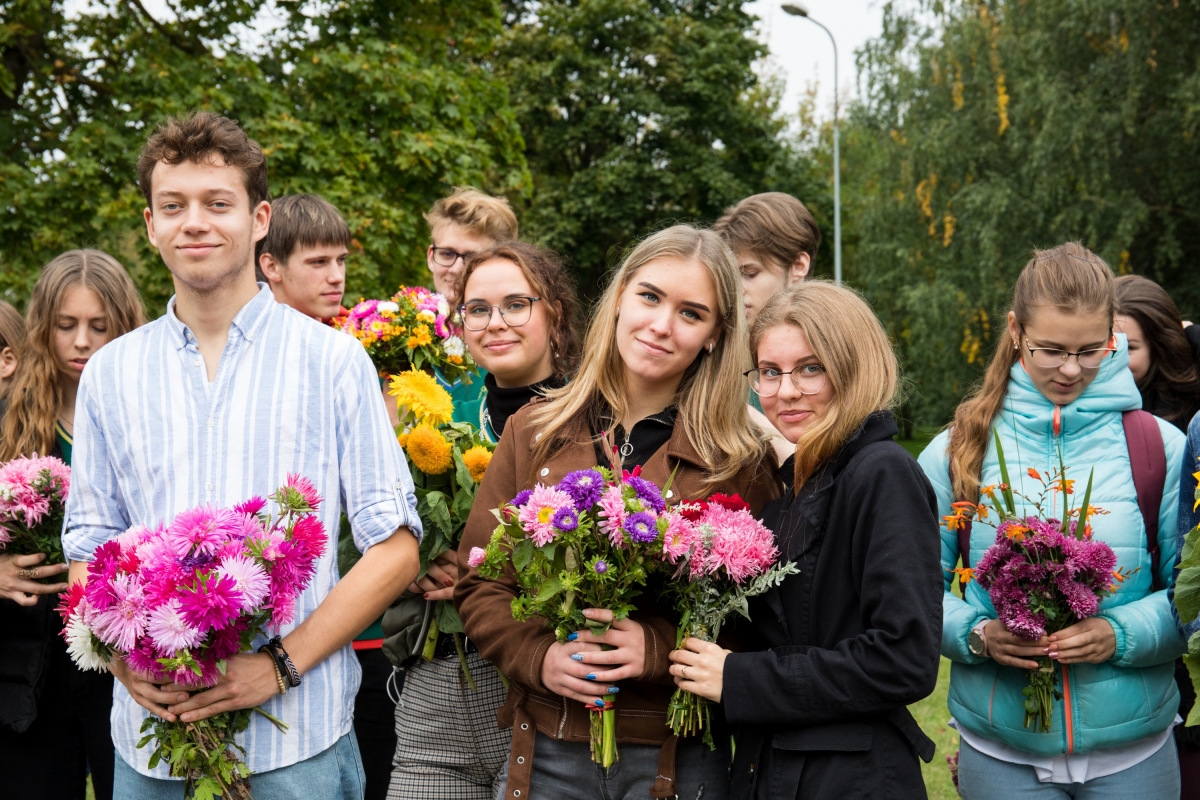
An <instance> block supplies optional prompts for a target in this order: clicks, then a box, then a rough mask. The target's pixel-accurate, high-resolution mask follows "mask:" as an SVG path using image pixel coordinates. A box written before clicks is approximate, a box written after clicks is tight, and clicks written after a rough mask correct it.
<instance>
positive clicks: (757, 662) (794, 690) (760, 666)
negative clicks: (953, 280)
mask: <svg viewBox="0 0 1200 800" xmlns="http://www.w3.org/2000/svg"><path fill="white" fill-rule="evenodd" d="M750 342H751V350H752V352H753V354H754V363H755V369H752V370H750V371H749V372H748V373H747V377H748V378H749V380H750V386H751V388H752V389H753V390H754V391H755V392H756V393H757V394H758V395H759V397H760V398H761V400H762V407H763V413H765V414H766V415H767V418H768V419H769V420H770V421H771V423H772V424H774V425H775V426H776V427H777V428H778V429H779V431H780V432H781V433H782V434H783V435H784V436H785V437H787V439H788V441H790V442H791V443H792V444H793V445H794V446H795V455H794V456H793V457H791V458H789V459H788V460H787V461H786V462H785V463H784V465H783V468H782V472H783V477H784V480H785V481H786V482H787V484H788V487H789V491H788V492H786V493H785V496H784V497H783V498H781V499H780V500H776V501H775V502H773V503H771V504H770V505H768V507H767V509H766V511H765V512H764V514H763V518H764V520H765V521H766V522H767V524H768V525H770V526H771V527H772V528H773V529H774V530H775V533H776V537H777V538H778V540H779V546H780V549H781V550H782V552H783V555H782V559H783V560H785V561H794V562H796V564H797V566H799V568H800V572H799V573H798V574H796V575H792V576H790V577H788V578H787V579H785V580H784V581H783V583H782V584H781V585H780V586H779V587H777V588H774V589H771V590H769V591H768V592H767V593H766V594H764V595H762V596H760V597H758V598H755V599H754V600H752V601H751V602H752V606H751V610H750V617H751V620H752V623H751V628H752V634H753V635H754V636H755V637H756V638H757V642H756V644H757V651H756V652H740V653H730V652H729V651H728V650H725V649H723V648H722V647H721V646H720V645H716V644H711V643H708V642H702V641H699V640H697V639H688V640H687V641H685V642H684V646H683V649H682V650H678V651H675V652H673V653H672V654H671V660H672V661H674V662H675V665H674V666H673V667H672V668H671V673H672V674H673V675H674V676H675V682H676V683H677V684H678V685H679V686H680V687H681V688H683V689H686V690H687V691H690V692H694V693H695V694H698V695H701V696H703V697H707V698H708V699H710V700H713V701H714V702H721V703H723V706H722V707H723V709H724V715H725V719H726V720H728V721H729V722H730V723H731V724H733V725H735V726H737V729H736V734H735V735H736V736H737V760H736V761H735V763H734V769H733V791H732V793H731V795H732V796H733V797H738V798H748V799H749V798H783V797H804V798H828V799H829V800H833V799H834V798H843V797H854V798H885V797H924V795H925V788H924V782H923V780H922V777H921V769H920V765H919V763H918V761H917V756H918V754H920V755H922V756H923V757H924V758H925V759H926V760H929V758H930V757H931V756H932V754H933V743H932V742H931V741H930V740H929V739H928V738H927V737H926V736H925V735H924V734H923V733H922V732H921V729H920V728H919V727H918V726H917V723H916V721H915V720H914V719H913V718H912V716H911V715H910V714H909V713H908V711H907V706H908V705H909V704H910V703H914V702H916V701H918V700H920V699H921V698H923V697H925V696H926V695H928V694H929V693H930V692H931V691H932V690H933V687H934V684H935V683H936V681H937V672H938V662H939V661H940V658H939V654H938V642H939V637H940V634H941V619H940V611H941V567H940V563H939V559H938V547H939V544H938V525H937V519H936V517H935V516H934V507H935V501H934V497H933V490H932V488H931V487H930V486H929V481H928V480H927V479H926V478H925V476H924V474H923V473H922V472H921V469H920V467H919V466H917V463H916V461H915V460H913V458H912V456H910V455H909V454H908V453H907V452H905V450H904V448H902V447H900V445H898V444H896V443H895V442H894V441H893V440H892V437H893V436H895V435H896V433H897V428H896V423H895V421H894V420H893V418H892V414H891V411H889V410H888V409H889V408H890V407H891V405H892V403H893V402H894V401H895V398H896V387H897V366H896V358H895V356H894V355H893V353H892V349H891V346H890V345H889V344H888V339H887V334H885V333H884V331H883V327H882V326H881V325H880V324H879V321H878V320H877V319H876V318H875V315H874V314H872V313H871V309H870V308H869V307H868V306H867V304H866V303H865V302H863V301H862V299H861V298H859V297H858V295H856V294H854V293H853V292H852V291H850V290H849V289H843V288H840V287H836V286H833V285H832V284H829V283H826V282H821V281H818V282H812V283H807V284H804V285H803V286H801V287H799V288H797V289H794V290H793V291H792V292H791V293H790V294H789V293H785V294H781V295H776V296H775V298H774V299H773V300H771V301H770V302H768V303H767V305H766V306H765V307H764V308H763V309H762V311H761V312H760V313H759V315H758V318H757V320H756V321H755V324H754V329H753V331H752V333H751V337H750Z"/></svg>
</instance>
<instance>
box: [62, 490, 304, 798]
mask: <svg viewBox="0 0 1200 800" xmlns="http://www.w3.org/2000/svg"><path fill="white" fill-rule="evenodd" d="M271 499H272V500H273V501H274V502H275V505H276V507H277V513H276V514H275V515H274V516H272V515H271V514H269V513H268V512H267V510H266V506H267V501H266V500H264V499H263V498H261V497H254V498H251V499H249V500H247V501H246V502H244V503H240V504H238V505H236V506H234V507H233V508H212V507H209V506H205V507H201V508H195V509H190V510H188V511H184V512H183V513H181V514H179V515H178V516H176V517H175V519H174V520H172V521H171V523H170V524H169V525H160V526H158V527H156V528H146V527H134V528H131V529H129V530H128V531H126V532H125V533H123V534H121V535H120V536H118V537H117V538H115V539H112V540H110V541H108V542H106V543H105V544H103V545H101V546H100V547H99V548H97V549H96V552H95V558H94V560H93V561H92V562H91V563H90V564H89V565H88V579H87V583H86V584H82V583H76V584H73V585H72V586H71V588H70V589H69V590H68V591H67V593H66V594H65V595H64V597H63V600H62V603H61V605H60V607H59V612H60V613H61V614H62V616H63V621H64V631H63V636H64V638H65V639H66V641H67V648H68V652H69V653H70V655H71V657H72V659H73V660H74V661H75V663H76V664H78V665H79V666H80V667H81V668H83V669H95V670H106V669H107V668H108V664H109V662H110V661H111V660H112V659H113V658H123V659H124V660H125V663H126V665H127V666H128V667H130V668H131V669H133V670H135V671H136V672H138V673H141V674H142V675H145V676H148V679H149V680H151V681H153V682H155V683H169V682H174V683H176V684H179V685H181V686H185V687H195V689H194V691H203V690H204V688H205V687H209V686H212V685H213V684H214V683H215V682H216V681H217V679H218V677H219V676H220V675H222V674H224V670H225V662H226V660H227V659H229V658H232V657H233V656H234V655H236V654H238V653H242V652H246V651H247V650H249V649H250V647H251V644H252V642H253V641H254V640H255V639H256V638H257V637H259V636H261V635H273V634H277V633H278V632H279V629H280V628H281V627H282V626H284V625H287V624H289V623H291V622H292V621H293V620H294V618H295V613H296V601H297V599H298V598H299V596H300V594H301V593H302V592H303V591H304V590H305V588H306V587H307V586H308V584H309V582H310V581H311V580H312V578H313V575H314V574H315V571H316V565H317V560H318V559H319V558H320V557H321V555H322V554H323V553H324V551H325V547H326V534H325V528H324V526H323V525H322V524H321V521H320V520H319V519H318V518H317V517H316V516H315V514H314V512H315V511H316V510H317V509H318V507H319V506H320V504H321V497H320V496H319V495H318V494H317V492H316V491H315V490H314V489H313V486H312V484H311V483H310V482H309V481H308V480H307V479H305V478H302V477H299V476H296V475H289V476H288V478H287V482H286V483H285V484H284V485H283V486H282V487H280V488H279V489H278V490H277V491H276V492H275V493H274V494H272V495H271ZM253 712H257V713H260V714H263V715H264V716H266V717H267V718H268V719H270V720H271V721H272V722H273V723H275V724H276V725H277V726H279V727H280V728H281V729H284V728H286V726H285V725H284V724H283V723H282V722H281V721H280V720H278V719H276V718H275V717H273V716H271V715H270V714H268V713H267V712H266V711H263V710H262V709H261V708H254V709H241V710H237V711H230V712H224V713H220V714H216V715H215V716H212V717H209V718H208V719H204V720H200V721H197V722H183V721H182V720H179V721H175V722H168V721H166V720H164V719H161V718H159V717H156V716H153V715H152V716H149V717H147V718H146V720H145V722H144V723H143V725H142V732H143V733H146V732H147V731H150V732H149V733H147V734H146V736H144V737H143V738H142V739H141V741H139V742H138V747H145V746H146V745H147V744H150V743H151V742H153V753H152V755H151V757H150V766H151V768H153V767H155V766H157V765H158V764H159V762H160V761H166V762H167V763H168V764H169V765H170V768H171V775H172V776H174V777H181V778H184V779H185V783H184V792H185V796H188V797H190V796H195V797H197V798H212V797H220V798H248V797H250V793H249V775H250V770H249V768H248V767H247V766H246V764H245V763H244V762H243V761H242V760H241V758H240V755H245V753H244V751H243V750H242V749H241V747H240V746H239V745H238V744H237V742H236V741H235V740H234V736H235V734H237V733H240V732H242V731H244V730H245V729H246V728H247V727H248V725H249V724H250V715H251V713H253ZM239 754H240V755H239Z"/></svg>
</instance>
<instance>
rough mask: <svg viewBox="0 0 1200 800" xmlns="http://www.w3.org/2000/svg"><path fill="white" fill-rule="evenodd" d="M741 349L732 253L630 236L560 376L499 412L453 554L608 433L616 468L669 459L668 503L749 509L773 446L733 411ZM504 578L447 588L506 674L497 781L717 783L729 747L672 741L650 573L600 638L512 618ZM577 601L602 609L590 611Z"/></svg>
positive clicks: (717, 794) (662, 472) (663, 613)
mask: <svg viewBox="0 0 1200 800" xmlns="http://www.w3.org/2000/svg"><path fill="white" fill-rule="evenodd" d="M748 352H749V350H748V342H747V339H746V323H745V315H744V313H743V310H742V298H741V291H740V287H739V276H738V270H737V265H736V263H735V262H734V259H733V254H732V253H731V252H730V251H729V249H728V248H727V247H726V246H725V245H724V244H723V243H722V242H721V241H720V239H719V238H718V237H717V236H716V235H715V234H713V233H711V232H709V231H703V230H697V229H695V228H691V227H688V226H683V225H677V226H675V227H672V228H667V229H665V230H663V231H660V232H658V233H656V234H654V235H652V236H650V237H648V238H647V239H646V240H644V241H643V242H641V243H640V244H639V245H637V246H636V247H635V248H634V249H633V250H632V251H631V252H630V253H629V255H628V256H627V257H626V258H625V260H624V262H623V263H622V265H621V267H620V268H619V269H618V270H617V272H616V274H615V275H614V277H613V279H612V282H611V283H610V284H609V286H608V288H607V289H606V291H605V293H604V295H603V297H602V298H601V299H600V301H599V303H598V304H597V306H596V310H595V315H594V317H593V320H592V324H591V328H590V330H589V331H588V335H587V339H586V341H585V346H584V356H583V361H582V363H581V365H580V368H579V372H578V374H577V376H576V377H575V378H574V379H573V380H572V382H571V384H570V386H567V387H565V388H562V389H556V390H553V391H550V392H548V393H547V395H548V400H545V401H535V402H533V403H531V404H530V405H528V406H526V407H525V408H523V409H521V410H520V411H518V412H517V413H516V414H515V415H514V416H513V417H512V418H510V419H509V421H508V424H507V426H506V427H505V429H504V434H503V436H502V437H501V439H500V443H499V445H498V447H497V449H496V454H495V456H494V457H493V459H492V463H491V466H490V467H489V468H488V472H487V475H486V476H485V477H484V479H483V483H482V485H481V486H480V488H479V494H478V495H477V496H476V502H475V507H474V509H473V510H472V512H471V516H470V518H469V520H468V521H467V528H466V531H465V532H464V534H463V541H462V544H461V546H460V548H459V556H460V564H464V563H465V562H466V553H468V552H469V551H470V549H471V548H472V547H481V546H483V545H485V544H486V543H487V540H488V538H489V536H490V534H491V532H492V529H493V528H494V527H495V518H494V517H493V516H492V513H491V510H492V509H493V508H496V507H497V506H499V505H500V503H502V502H505V501H507V500H509V499H511V498H512V497H513V496H514V495H515V494H517V492H519V491H521V490H522V489H526V488H530V487H532V486H533V485H534V484H536V483H544V484H551V483H554V482H556V481H558V480H560V479H562V478H563V476H565V475H566V474H567V473H568V472H572V471H574V470H579V469H586V468H589V467H593V466H595V465H596V464H598V463H600V464H606V463H608V461H609V455H608V453H609V452H610V451H609V447H610V445H615V446H616V447H617V449H618V450H619V452H620V454H621V458H622V466H623V467H625V468H628V469H631V468H633V467H634V466H640V467H641V468H642V471H641V475H642V477H644V478H647V479H648V480H651V481H654V482H655V483H657V484H658V485H660V486H662V485H664V484H665V483H666V481H667V479H668V478H669V477H670V476H671V475H672V473H673V472H674V476H675V477H674V481H673V483H672V485H671V486H672V488H671V489H670V491H669V492H668V493H667V500H668V502H678V501H681V500H690V499H698V498H703V497H706V496H708V495H709V494H711V493H713V492H727V493H732V492H736V493H738V494H740V495H742V497H744V498H745V499H746V500H747V502H749V504H750V506H751V507H752V508H753V509H754V511H755V512H758V511H759V509H761V507H762V505H763V504H764V503H765V502H766V501H768V500H770V499H772V498H773V497H774V496H776V495H777V494H778V483H777V479H776V478H775V475H774V472H775V460H774V457H773V455H772V454H771V453H769V452H768V450H767V448H766V446H765V444H764V442H763V439H762V437H761V436H760V435H759V434H757V433H756V429H755V428H754V427H753V426H752V425H751V423H750V420H749V418H748V416H747V411H746V404H745V389H744V388H743V387H744V384H742V383H741V377H740V373H741V372H742V371H743V370H744V369H745V368H746V367H747V366H748V364H746V361H747V359H746V354H747V353H748ZM515 592H516V586H515V584H514V583H512V582H511V581H505V580H500V581H488V580H483V579H481V578H480V577H479V574H478V572H477V571H476V570H474V569H464V570H463V571H462V575H461V578H460V581H459V584H458V587H457V590H456V592H455V602H456V603H457V605H458V609H459V613H460V614H461V615H462V618H463V624H464V626H465V627H466V630H467V633H468V634H469V635H470V636H471V638H472V639H473V640H474V641H475V643H476V645H478V647H479V651H480V653H481V654H482V655H483V656H484V658H487V659H488V660H490V661H492V662H493V663H494V664H496V666H497V667H498V668H499V669H500V670H501V671H502V672H503V673H504V674H505V675H506V676H507V677H508V678H509V680H510V682H511V685H510V688H509V692H508V699H507V701H506V703H505V704H504V706H503V707H502V708H501V709H500V714H499V718H500V723H501V725H502V726H503V727H513V743H512V749H511V752H510V754H509V761H508V766H507V772H506V775H505V783H506V785H505V790H504V793H503V794H502V795H500V796H502V797H504V798H510V799H511V800H522V799H523V798H528V797H530V796H531V792H532V796H533V797H562V798H592V797H597V796H600V795H601V794H606V796H612V797H645V796H646V794H647V793H648V792H649V791H650V789H651V785H652V784H655V788H656V790H658V791H665V792H666V794H659V795H656V796H663V797H666V796H670V795H671V794H673V793H676V792H677V793H678V794H679V795H680V796H686V797H696V796H699V794H700V793H701V792H703V796H704V797H705V798H709V799H717V800H719V798H722V797H724V796H725V793H726V790H727V783H728V758H729V750H728V748H727V747H719V748H718V750H717V751H716V752H715V753H714V752H710V751H709V750H708V749H707V747H705V746H704V745H703V744H701V743H700V742H699V741H697V740H685V741H683V742H679V743H678V749H677V750H675V756H674V757H672V755H671V751H672V748H673V746H674V744H675V740H674V739H673V738H672V737H671V736H670V728H668V727H667V724H666V723H667V701H668V699H669V697H670V695H671V691H672V689H673V686H672V684H671V682H670V679H669V674H668V672H667V668H668V666H669V661H668V660H667V653H668V651H669V650H670V649H671V648H672V646H673V645H674V641H675V622H676V621H675V620H674V619H673V618H672V615H671V612H670V610H669V609H668V608H666V607H660V606H659V605H658V604H657V602H656V599H655V598H656V597H657V594H656V593H655V592H654V591H653V587H651V590H650V591H648V592H647V593H646V594H645V595H644V599H643V602H642V607H641V608H640V609H639V611H638V612H637V613H635V614H633V615H632V616H631V617H630V618H629V619H626V620H622V621H618V622H616V623H614V624H613V626H612V628H611V629H610V630H609V631H608V633H607V634H605V635H604V636H594V635H592V634H590V633H588V632H586V631H581V632H579V633H578V635H577V638H576V639H575V640H574V641H571V642H566V643H558V642H557V641H556V640H555V636H554V633H553V632H552V631H550V630H549V629H547V628H546V626H545V625H543V624H541V623H539V622H536V621H530V622H516V621H514V620H513V619H512V613H511V601H512V598H513V596H514V594H515ZM586 613H588V614H589V615H590V616H591V617H592V618H595V619H611V612H609V611H607V610H604V609H593V610H589V611H588V612H586ZM602 645H608V646H609V647H610V648H612V649H609V650H603V648H602ZM618 692H619V695H618V694H617V693H618ZM614 697H616V698H618V699H617V700H616V701H615V707H616V713H617V723H616V725H617V740H618V742H619V743H620V744H621V761H620V767H619V769H617V768H614V769H612V770H610V771H609V772H608V773H607V774H605V771H604V770H603V769H602V768H600V767H598V766H597V765H596V764H593V763H592V761H591V757H590V754H589V748H588V732H589V723H588V715H589V711H588V708H589V707H591V708H595V707H596V706H597V705H608V704H610V703H613V702H614V701H613V698H614ZM668 741H669V746H667V747H665V748H664V747H663V745H664V743H668ZM717 741H718V742H720V741H722V737H721V736H719V735H718V736H717ZM724 741H728V739H727V737H726V738H725V739H724ZM535 750H536V755H537V757H536V758H534V755H535ZM676 762H677V763H678V767H676ZM675 775H677V776H678V786H676V785H675V780H674V776H675ZM656 776H657V778H658V781H657V783H656Z"/></svg>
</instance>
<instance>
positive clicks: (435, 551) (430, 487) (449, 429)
mask: <svg viewBox="0 0 1200 800" xmlns="http://www.w3.org/2000/svg"><path fill="white" fill-rule="evenodd" d="M389 394H391V395H392V396H393V397H395V398H396V406H397V408H398V409H399V411H400V427H399V428H397V430H398V431H399V434H398V439H399V441H400V446H401V447H403V448H404V452H405V454H406V455H407V456H408V462H409V465H410V466H411V467H412V477H413V483H414V484H416V493H417V513H418V514H419V515H420V517H421V522H422V523H424V527H425V535H424V537H423V538H422V539H421V546H420V550H419V552H420V555H421V574H422V575H424V574H425V571H426V570H428V569H429V564H430V562H431V561H433V560H434V559H435V558H437V557H438V556H439V555H441V554H442V553H443V552H444V551H446V550H451V549H457V548H458V543H459V540H460V539H461V538H462V531H463V527H464V526H465V525H466V524H467V515H468V514H470V513H471V506H472V505H473V504H474V502H475V491H476V489H478V487H479V482H480V481H481V480H483V475H484V473H485V472H486V471H487V468H488V464H489V463H490V462H491V460H492V451H493V450H494V449H495V445H494V444H492V443H490V442H488V441H487V439H485V438H484V437H483V436H482V435H481V434H480V432H479V429H478V428H477V427H475V426H474V425H472V424H470V423H469V422H453V421H452V418H453V416H454V404H453V402H452V401H451V399H450V395H449V394H448V393H447V392H446V390H445V389H443V388H442V386H441V385H440V384H439V383H438V381H437V379H435V378H433V377H432V376H430V375H428V374H427V373H425V372H422V371H420V370H418V369H409V370H407V371H406V372H401V373H399V374H397V375H395V376H393V377H392V380H391V382H390V384H389ZM462 630H463V627H462V620H460V619H459V617H458V612H457V611H455V610H454V603H452V602H450V601H448V600H439V601H437V602H436V603H434V607H433V617H432V622H431V624H430V626H429V633H428V635H427V636H426V639H425V648H424V656H425V658H426V659H427V660H432V659H433V651H434V648H435V646H436V644H437V636H438V633H439V632H443V633H452V634H454V639H455V643H456V644H458V646H459V660H460V662H461V663H462V666H463V672H464V674H465V675H466V677H467V680H468V681H469V682H470V683H471V686H472V688H474V680H473V679H472V678H471V673H470V670H468V669H467V665H466V658H465V654H464V651H463V649H462Z"/></svg>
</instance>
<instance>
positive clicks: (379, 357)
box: [333, 286, 475, 384]
mask: <svg viewBox="0 0 1200 800" xmlns="http://www.w3.org/2000/svg"><path fill="white" fill-rule="evenodd" d="M451 318H452V317H451V310H450V305H449V303H447V302H446V298H445V297H443V296H442V295H440V294H435V293H434V292H431V291H429V290H428V289H425V288H423V287H420V286H402V287H400V290H399V291H398V292H396V294H394V295H393V296H392V297H391V299H390V300H360V301H359V302H358V304H357V305H355V306H354V308H352V309H350V311H349V312H348V313H347V314H346V315H345V316H340V317H337V318H335V319H334V320H333V325H334V327H336V328H338V329H339V330H341V331H343V332H344V333H348V334H350V335H351V336H353V337H354V338H355V339H358V341H360V342H361V343H362V346H363V347H364V348H366V350H367V355H369V356H370V357H371V361H372V363H374V364H375V368H376V369H378V370H379V374H380V376H381V377H383V378H388V377H390V376H392V375H398V374H399V373H401V372H404V371H405V370H407V369H409V368H415V369H424V370H429V369H437V370H438V371H439V372H440V373H441V374H442V377H444V378H445V379H446V380H447V381H449V382H450V383H451V384H453V383H454V382H455V381H458V380H460V379H462V378H463V377H465V376H467V375H468V374H469V373H470V372H471V371H473V370H474V369H475V363H474V362H473V361H472V360H471V356H470V354H469V353H467V348H466V345H465V344H464V343H463V340H462V337H460V336H459V335H458V334H457V333H456V332H455V330H454V329H453V327H452V326H451Z"/></svg>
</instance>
